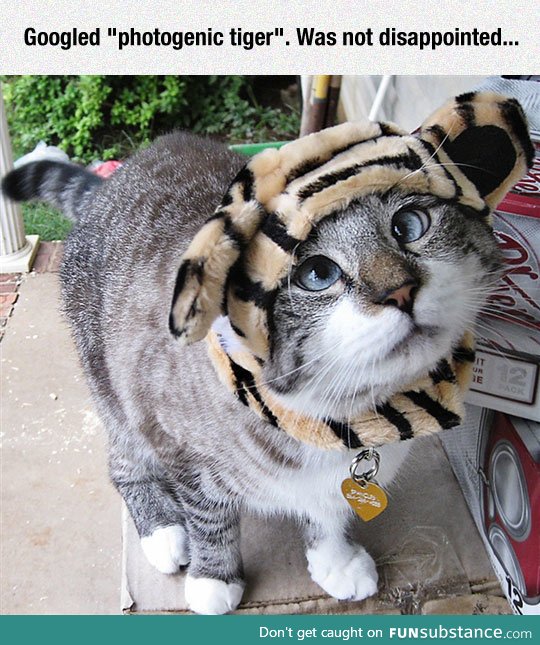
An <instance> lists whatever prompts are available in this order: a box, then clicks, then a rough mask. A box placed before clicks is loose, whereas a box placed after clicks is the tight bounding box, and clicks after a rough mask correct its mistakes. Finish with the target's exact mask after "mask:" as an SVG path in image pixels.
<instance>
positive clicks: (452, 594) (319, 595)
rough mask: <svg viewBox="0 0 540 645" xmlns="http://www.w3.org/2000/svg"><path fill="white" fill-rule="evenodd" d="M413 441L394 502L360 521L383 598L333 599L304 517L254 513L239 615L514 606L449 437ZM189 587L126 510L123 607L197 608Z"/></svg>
mask: <svg viewBox="0 0 540 645" xmlns="http://www.w3.org/2000/svg"><path fill="white" fill-rule="evenodd" d="M454 431H455V430H449V431H447V433H448V434H451V433H453V432H454ZM405 443H406V444H409V445H402V447H403V449H405V450H406V449H407V448H408V447H410V448H411V450H410V453H409V455H408V457H407V460H406V462H405V465H404V466H403V469H402V471H401V472H400V474H399V476H398V478H397V479H396V481H395V484H394V486H393V487H392V488H391V489H390V490H388V494H389V506H388V509H387V510H386V511H385V512H384V513H382V515H380V516H379V517H377V518H375V519H374V520H372V521H371V522H369V523H367V524H363V523H362V522H361V521H360V520H358V521H357V522H356V527H355V533H356V535H355V536H354V537H355V539H357V540H358V541H359V542H360V543H361V544H363V545H364V546H365V547H366V549H367V550H368V551H369V552H370V553H371V555H372V556H373V557H374V558H375V561H376V563H377V568H378V571H379V576H380V580H379V594H378V596H377V597H374V598H370V599H368V600H366V601H363V602H349V601H338V600H335V599H333V598H330V597H328V596H327V595H326V594H325V593H324V592H323V591H322V589H321V588H320V587H318V586H317V585H316V584H315V583H314V582H312V581H311V579H310V577H309V573H308V571H307V567H306V559H305V556H304V549H303V545H302V540H301V537H300V530H299V527H298V526H297V525H296V524H295V523H293V522H292V521H290V520H285V519H279V518H272V519H268V520H263V519H261V518H255V517H245V518H243V522H242V540H241V549H242V554H243V559H244V568H245V574H246V580H247V587H246V592H245V594H244V598H243V601H242V603H241V605H240V607H239V608H238V610H237V612H236V613H240V614H310V613H319V614H336V613H339V614H392V613H397V614H399V613H422V612H423V611H424V610H425V611H431V609H429V608H430V607H432V606H433V605H432V604H430V603H433V602H434V601H437V602H436V603H435V605H434V607H435V608H436V609H435V608H434V609H433V613H459V612H460V611H464V610H463V607H467V608H468V609H467V610H465V613H469V612H470V613H473V612H475V611H478V612H482V611H486V612H490V611H493V612H494V613H501V612H504V611H505V609H504V607H503V608H501V600H503V599H502V598H501V595H502V594H501V592H500V588H499V584H498V580H497V577H496V576H495V574H494V572H493V570H492V567H491V565H490V562H489V559H488V557H487V554H486V552H485V548H484V544H483V542H482V539H481V538H480V535H479V533H478V531H477V529H476V527H475V525H474V523H473V521H472V518H471V516H470V513H469V510H468V508H467V504H466V503H465V500H464V498H463V495H462V493H461V490H460V488H459V486H458V484H457V482H456V479H455V477H454V474H453V472H452V469H451V467H450V464H449V462H448V459H447V457H446V455H445V452H444V450H443V448H442V446H441V442H440V439H439V438H438V437H437V436H435V437H429V438H423V439H414V440H412V441H410V442H405ZM381 453H382V460H383V461H384V451H381ZM344 476H347V473H344ZM314 503H316V501H314ZM448 509H452V512H451V513H449V512H448ZM183 588H184V574H183V573H182V572H180V573H178V574H176V575H172V576H167V575H164V574H160V573H158V572H157V571H156V570H155V569H153V567H151V565H150V564H149V563H148V562H147V561H146V559H145V557H144V555H143V553H142V550H141V547H140V544H139V539H138V536H137V533H136V531H135V528H134V526H133V523H132V522H131V519H130V518H129V517H128V515H127V512H124V530H123V575H122V611H123V612H124V613H146V614H147V613H180V614H185V613H189V612H188V609H187V607H186V602H185V598H184V590H183ZM443 601H447V602H448V604H447V605H446V604H445V602H443ZM491 608H492V609H491ZM507 611H508V613H510V609H509V608H507Z"/></svg>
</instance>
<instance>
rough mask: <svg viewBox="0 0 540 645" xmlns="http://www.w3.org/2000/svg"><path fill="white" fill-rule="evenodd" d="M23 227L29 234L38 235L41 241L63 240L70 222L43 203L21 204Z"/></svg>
mask: <svg viewBox="0 0 540 645" xmlns="http://www.w3.org/2000/svg"><path fill="white" fill-rule="evenodd" d="M22 211H23V220H24V228H25V231H26V233H27V234H29V235H39V237H40V238H41V240H42V241H43V242H47V241H51V240H63V239H65V237H66V236H67V234H68V233H69V231H70V230H71V226H72V224H71V222H70V221H69V220H68V219H67V218H66V217H64V216H63V215H62V214H61V213H60V212H59V211H57V210H56V209H54V208H51V207H50V206H45V205H44V204H23V206H22Z"/></svg>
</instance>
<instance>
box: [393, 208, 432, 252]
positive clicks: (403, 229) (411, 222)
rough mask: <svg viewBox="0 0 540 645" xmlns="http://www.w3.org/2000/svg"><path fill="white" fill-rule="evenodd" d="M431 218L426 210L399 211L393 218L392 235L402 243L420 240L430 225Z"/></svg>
mask: <svg viewBox="0 0 540 645" xmlns="http://www.w3.org/2000/svg"><path fill="white" fill-rule="evenodd" d="M430 226H431V219H430V217H429V215H428V214H427V213H425V212H424V211H399V212H398V213H396V214H395V215H394V217H393V218H392V235H393V236H394V237H395V238H396V240H397V241H398V242H399V243H400V244H409V242H416V240H419V239H420V238H421V237H422V236H423V235H425V233H426V232H427V230H428V229H429V227H430Z"/></svg>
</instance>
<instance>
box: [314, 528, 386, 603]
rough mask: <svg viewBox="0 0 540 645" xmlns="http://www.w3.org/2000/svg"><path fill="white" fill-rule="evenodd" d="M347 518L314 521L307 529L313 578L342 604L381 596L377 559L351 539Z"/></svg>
mask: <svg viewBox="0 0 540 645" xmlns="http://www.w3.org/2000/svg"><path fill="white" fill-rule="evenodd" d="M347 524H348V522H347V518H346V517H345V516H339V517H336V518H335V519H334V521H333V522H329V521H327V522H324V523H318V522H317V521H310V523H309V524H308V525H307V527H306V528H305V540H306V557H307V561H308V571H309V573H310V575H311V578H312V580H313V581H314V582H316V583H317V584H318V585H319V586H320V587H322V588H323V589H324V590H325V591H326V592H327V593H328V594H329V595H330V596H333V597H334V598H337V599H339V600H363V599H364V598H368V597H369V596H372V595H374V594H375V593H377V581H378V574H377V568H376V566H375V562H374V560H373V558H372V557H371V556H370V555H369V553H368V552H367V551H366V550H365V549H364V547H363V546H361V545H360V544H356V543H354V542H353V541H351V540H350V539H349V538H348V536H347V530H346V529H347Z"/></svg>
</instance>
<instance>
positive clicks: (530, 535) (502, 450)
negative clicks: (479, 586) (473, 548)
mask: <svg viewBox="0 0 540 645" xmlns="http://www.w3.org/2000/svg"><path fill="white" fill-rule="evenodd" d="M480 432H481V435H480V441H479V444H478V459H477V463H478V472H479V474H480V516H481V523H482V530H483V531H482V532H483V537H484V539H485V541H486V542H487V544H488V547H489V554H490V556H491V559H492V563H493V567H494V569H495V572H496V573H497V575H498V577H499V579H500V580H501V582H502V586H503V590H504V592H505V594H506V596H507V598H508V600H509V602H510V605H511V607H512V609H513V610H514V611H515V612H516V613H518V614H532V613H534V614H538V613H540V424H538V423H535V422H532V421H526V420H524V419H519V418H517V417H511V416H508V415H505V414H501V413H496V414H494V415H493V417H492V419H491V420H490V421H488V422H487V423H486V424H485V427H483V428H482V429H481V431H480Z"/></svg>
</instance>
